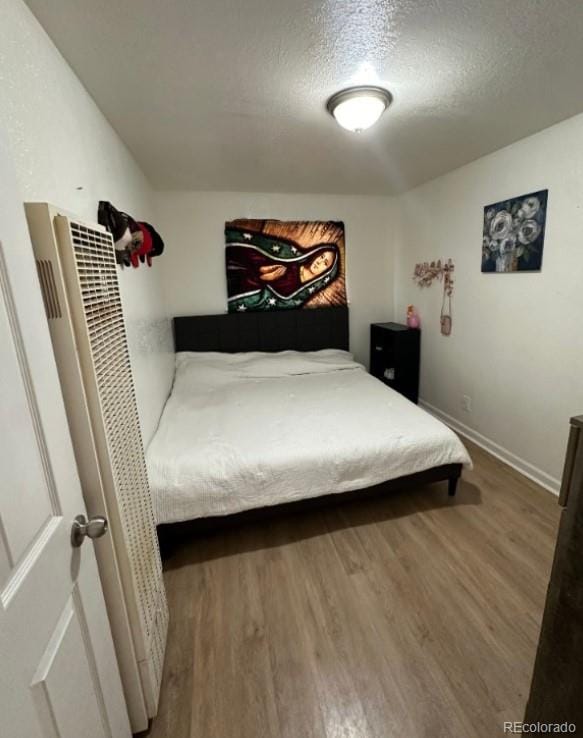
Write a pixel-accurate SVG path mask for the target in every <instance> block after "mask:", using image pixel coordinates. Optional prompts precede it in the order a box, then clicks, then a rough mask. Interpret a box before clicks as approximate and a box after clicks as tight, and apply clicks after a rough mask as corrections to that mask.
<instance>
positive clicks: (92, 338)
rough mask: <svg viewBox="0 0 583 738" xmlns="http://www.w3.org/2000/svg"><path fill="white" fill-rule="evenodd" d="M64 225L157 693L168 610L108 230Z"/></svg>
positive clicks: (79, 225) (112, 248) (70, 224)
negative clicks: (66, 229)
mask: <svg viewBox="0 0 583 738" xmlns="http://www.w3.org/2000/svg"><path fill="white" fill-rule="evenodd" d="M68 225H69V236H70V239H71V242H72V245H73V251H74V261H75V266H76V271H77V278H78V282H79V287H80V295H81V300H82V304H83V312H84V319H85V327H86V330H87V335H88V337H89V344H90V350H91V358H92V361H93V368H94V372H95V379H96V385H97V393H98V395H99V402H100V405H101V412H102V418H103V427H104V432H105V439H106V443H107V448H108V451H109V460H110V464H111V471H112V475H113V479H114V484H115V492H116V496H117V500H118V505H119V510H120V517H121V521H122V526H123V532H124V538H125V542H126V547H127V552H128V558H129V563H130V568H131V569H132V573H133V578H134V582H135V589H136V596H137V606H138V610H139V616H140V619H141V622H142V628H143V632H144V635H145V640H146V644H147V649H146V650H147V654H146V657H147V658H148V659H149V660H151V661H153V662H154V663H156V667H157V668H156V667H155V668H154V673H155V674H156V680H157V688H158V689H159V683H160V678H161V666H160V665H158V663H157V662H158V661H159V659H160V656H161V654H162V657H163V652H164V644H165V640H166V629H167V625H168V611H167V606H166V600H165V595H164V590H163V585H162V566H161V562H160V552H159V549H158V539H157V536H156V526H155V522H154V514H153V511H152V502H151V498H150V491H149V485H148V478H147V472H146V463H145V458H144V450H143V444H142V435H141V429H140V422H139V417H138V411H137V404H136V396H135V390H134V382H133V377H132V369H131V364H130V357H129V351H128V345H127V338H126V330H125V324H124V318H123V312H122V303H121V296H120V291H119V284H118V277H117V265H116V260H115V252H114V246H113V241H112V239H111V235H110V234H109V233H107V232H103V231H99V230H96V229H93V228H91V227H90V226H88V225H85V224H82V223H78V222H75V221H71V220H69V221H68Z"/></svg>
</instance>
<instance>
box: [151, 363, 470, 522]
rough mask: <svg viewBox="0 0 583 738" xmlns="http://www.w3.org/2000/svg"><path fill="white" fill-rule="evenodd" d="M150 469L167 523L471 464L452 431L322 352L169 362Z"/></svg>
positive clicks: (159, 514) (157, 506) (360, 370)
mask: <svg viewBox="0 0 583 738" xmlns="http://www.w3.org/2000/svg"><path fill="white" fill-rule="evenodd" d="M147 463H148V472H149V477H150V486H151V490H152V496H153V502H154V511H155V515H156V519H157V522H158V523H169V522H176V521H179V520H188V519H191V518H199V517H205V516H209V515H226V514H229V513H234V512H238V511H240V510H246V509H249V508H253V507H263V506H267V505H275V504H277V503H280V502H287V501H290V500H297V499H300V498H306V497H316V496H318V495H325V494H329V493H333V492H344V491H347V490H357V489H364V488H366V487H370V486H372V485H374V484H378V483H380V482H383V481H385V480H388V479H393V478H396V477H400V476H403V475H405V474H412V473H414V472H419V471H422V470H423V469H428V468H430V467H433V466H439V465H441V464H452V463H463V464H466V465H469V464H470V463H471V462H470V458H469V456H468V453H467V451H466V449H465V448H464V446H463V445H462V443H461V442H460V440H459V439H458V437H457V436H456V435H455V433H453V431H451V430H450V429H449V428H447V427H446V426H445V425H443V423H441V422H440V421H438V420H436V419H435V418H433V417H432V416H431V415H428V413H426V412H425V411H423V410H421V409H420V408H418V407H417V406H416V405H414V404H413V403H411V402H409V401H408V400H406V399H405V398H404V397H402V396H401V395H399V394H398V393H397V392H394V391H393V390H391V389H389V388H388V387H386V386H384V385H383V384H382V383H381V382H379V381H378V380H377V379H374V378H373V377H371V376H370V375H369V374H367V372H366V371H365V369H364V367H362V366H361V365H360V364H357V363H356V362H354V361H353V359H352V355H351V354H349V353H347V352H345V351H337V350H332V349H330V350H325V351H316V352H310V353H300V352H296V351H284V352H281V353H278V354H264V353H245V354H220V353H187V352H184V353H179V354H177V356H176V377H175V380H174V387H173V390H172V394H171V396H170V398H169V399H168V402H167V403H166V407H165V409H164V412H163V414H162V418H161V420H160V425H159V428H158V431H157V432H156V435H155V436H154V438H153V440H152V442H151V444H150V446H149V448H148V451H147Z"/></svg>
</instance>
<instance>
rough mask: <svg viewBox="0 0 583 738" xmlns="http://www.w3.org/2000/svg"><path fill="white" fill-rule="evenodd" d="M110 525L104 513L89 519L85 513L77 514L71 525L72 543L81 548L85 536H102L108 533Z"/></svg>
mask: <svg viewBox="0 0 583 738" xmlns="http://www.w3.org/2000/svg"><path fill="white" fill-rule="evenodd" d="M108 527H109V525H108V523H107V518H104V517H103V516H102V515H96V516H95V517H93V518H91V519H90V520H87V518H86V517H85V515H77V517H76V518H75V520H73V525H72V527H71V545H72V546H73V547H74V548H79V546H80V545H81V544H82V543H83V541H84V540H85V538H101V536H104V535H105V534H106V533H107V529H108Z"/></svg>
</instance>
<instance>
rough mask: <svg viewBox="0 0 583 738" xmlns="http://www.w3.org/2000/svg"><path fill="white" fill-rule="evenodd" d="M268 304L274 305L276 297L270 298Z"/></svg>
mask: <svg viewBox="0 0 583 738" xmlns="http://www.w3.org/2000/svg"><path fill="white" fill-rule="evenodd" d="M267 304H268V305H269V306H270V307H273V306H274V305H275V297H270V298H269V300H268V301H267Z"/></svg>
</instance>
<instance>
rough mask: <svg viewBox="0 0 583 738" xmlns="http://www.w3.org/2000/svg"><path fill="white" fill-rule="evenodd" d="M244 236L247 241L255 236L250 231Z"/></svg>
mask: <svg viewBox="0 0 583 738" xmlns="http://www.w3.org/2000/svg"><path fill="white" fill-rule="evenodd" d="M243 238H244V239H245V240H246V241H250V240H251V239H252V238H253V236H252V235H251V234H250V233H244V234H243Z"/></svg>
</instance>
